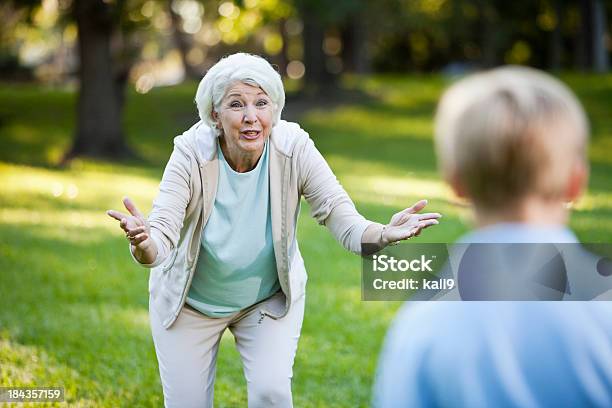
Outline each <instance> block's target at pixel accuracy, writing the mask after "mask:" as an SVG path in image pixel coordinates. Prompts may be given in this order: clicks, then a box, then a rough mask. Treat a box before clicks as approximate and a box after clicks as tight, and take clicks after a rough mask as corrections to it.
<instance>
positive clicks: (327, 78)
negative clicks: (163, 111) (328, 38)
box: [302, 8, 335, 94]
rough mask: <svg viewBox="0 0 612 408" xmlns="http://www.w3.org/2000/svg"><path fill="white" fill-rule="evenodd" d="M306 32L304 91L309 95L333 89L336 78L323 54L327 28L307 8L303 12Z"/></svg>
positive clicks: (303, 39)
mask: <svg viewBox="0 0 612 408" xmlns="http://www.w3.org/2000/svg"><path fill="white" fill-rule="evenodd" d="M302 21H303V22H304V31H303V32H302V41H303V44H304V66H305V67H306V72H305V73H304V84H305V86H304V89H305V91H306V92H307V93H310V94H317V93H321V92H322V91H325V90H326V89H329V88H332V87H333V86H334V85H335V76H334V75H332V74H331V73H330V72H329V71H328V70H327V67H326V65H325V63H326V59H327V58H326V56H325V53H324V52H323V39H324V37H325V28H324V26H323V24H322V23H321V21H320V18H319V17H318V16H317V15H316V14H315V13H313V12H311V11H310V10H308V9H307V8H305V9H303V10H302Z"/></svg>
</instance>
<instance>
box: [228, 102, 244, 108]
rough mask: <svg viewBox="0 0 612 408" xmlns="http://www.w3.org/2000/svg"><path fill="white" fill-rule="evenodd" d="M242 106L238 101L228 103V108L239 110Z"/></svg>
mask: <svg viewBox="0 0 612 408" xmlns="http://www.w3.org/2000/svg"><path fill="white" fill-rule="evenodd" d="M241 107H242V104H241V103H240V102H238V101H234V102H231V103H230V108H241Z"/></svg>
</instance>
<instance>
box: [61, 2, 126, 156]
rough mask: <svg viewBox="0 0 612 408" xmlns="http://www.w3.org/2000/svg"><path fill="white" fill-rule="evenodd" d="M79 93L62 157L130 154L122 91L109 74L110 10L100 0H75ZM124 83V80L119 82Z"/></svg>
mask: <svg viewBox="0 0 612 408" xmlns="http://www.w3.org/2000/svg"><path fill="white" fill-rule="evenodd" d="M74 17H75V19H76V24H77V33H78V52H79V57H80V67H79V82H80V84H79V96H78V102H77V129H76V135H75V139H74V141H73V145H72V147H71V149H70V150H69V152H68V153H67V155H66V157H65V160H69V159H71V158H73V157H75V156H80V155H85V156H94V157H106V158H122V157H129V156H132V152H131V151H130V149H128V147H127V145H126V143H125V139H124V135H123V129H122V109H121V108H122V107H121V100H122V92H123V90H119V89H118V86H117V82H116V81H115V77H114V74H113V72H114V71H113V63H112V58H111V52H110V41H111V36H112V33H113V30H114V28H115V23H114V21H113V10H112V9H111V6H109V4H108V3H106V2H104V1H103V0H76V1H75V3H74ZM121 82H124V81H121Z"/></svg>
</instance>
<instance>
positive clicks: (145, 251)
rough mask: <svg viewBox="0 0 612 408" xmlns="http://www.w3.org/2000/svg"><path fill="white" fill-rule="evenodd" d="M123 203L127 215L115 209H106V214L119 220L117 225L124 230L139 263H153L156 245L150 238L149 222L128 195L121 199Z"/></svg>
mask: <svg viewBox="0 0 612 408" xmlns="http://www.w3.org/2000/svg"><path fill="white" fill-rule="evenodd" d="M123 205H125V208H126V209H127V210H128V211H129V213H130V214H129V215H128V214H124V213H122V212H119V211H115V210H108V211H107V212H106V214H108V215H109V216H110V217H111V218H114V219H116V220H117V221H119V227H120V228H121V229H122V230H123V231H124V232H125V237H126V239H127V240H128V241H130V244H132V246H134V247H135V251H134V256H135V257H136V259H138V261H139V262H140V263H153V261H154V260H155V257H156V256H157V247H156V246H155V243H154V242H153V240H152V239H151V228H150V227H149V223H148V222H147V220H146V218H145V217H144V216H143V215H142V214H141V212H140V211H138V209H137V208H136V205H134V203H133V202H132V200H130V199H129V198H128V197H125V198H124V199H123Z"/></svg>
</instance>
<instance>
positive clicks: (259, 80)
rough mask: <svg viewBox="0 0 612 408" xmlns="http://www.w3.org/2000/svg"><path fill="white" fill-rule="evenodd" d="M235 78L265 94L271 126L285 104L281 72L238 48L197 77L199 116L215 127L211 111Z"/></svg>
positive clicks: (276, 121) (215, 108)
mask: <svg viewBox="0 0 612 408" xmlns="http://www.w3.org/2000/svg"><path fill="white" fill-rule="evenodd" d="M237 81H239V82H243V83H245V84H248V85H253V86H258V87H260V88H261V89H262V90H263V91H264V92H265V93H266V94H267V95H268V97H269V98H270V100H271V101H272V105H273V109H274V115H273V122H272V126H274V125H276V124H277V123H278V121H279V120H280V116H281V112H282V110H283V108H284V107H285V89H284V88H283V82H282V80H281V76H280V75H279V73H278V72H276V71H275V70H274V68H273V67H272V65H270V63H269V62H268V61H266V60H265V59H263V58H262V57H260V56H257V55H252V54H246V53H242V52H240V53H236V54H232V55H228V56H226V57H224V58H222V59H220V60H219V61H218V62H217V63H216V64H215V65H213V66H212V67H211V68H210V69H209V70H208V72H207V73H206V75H204V78H202V80H201V81H200V85H198V90H197V92H196V97H195V103H196V105H197V107H198V113H199V115H200V119H202V121H203V122H204V123H206V124H207V125H209V126H210V127H213V128H215V124H216V121H215V120H214V118H213V117H212V111H213V110H218V109H219V106H220V105H221V101H222V100H223V97H224V96H225V93H226V91H227V88H228V87H229V86H230V85H232V84H233V83H235V82H237Z"/></svg>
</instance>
